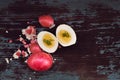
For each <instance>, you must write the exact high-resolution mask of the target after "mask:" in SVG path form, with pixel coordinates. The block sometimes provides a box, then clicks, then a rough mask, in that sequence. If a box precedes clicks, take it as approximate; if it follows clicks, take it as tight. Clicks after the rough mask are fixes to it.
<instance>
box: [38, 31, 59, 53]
mask: <svg viewBox="0 0 120 80" xmlns="http://www.w3.org/2000/svg"><path fill="white" fill-rule="evenodd" d="M37 42H38V44H39V46H40V47H41V49H43V50H44V51H46V52H48V53H54V52H55V51H56V50H57V48H58V40H57V38H56V37H55V35H54V34H52V33H51V32H48V31H41V32H39V33H38V35H37Z"/></svg>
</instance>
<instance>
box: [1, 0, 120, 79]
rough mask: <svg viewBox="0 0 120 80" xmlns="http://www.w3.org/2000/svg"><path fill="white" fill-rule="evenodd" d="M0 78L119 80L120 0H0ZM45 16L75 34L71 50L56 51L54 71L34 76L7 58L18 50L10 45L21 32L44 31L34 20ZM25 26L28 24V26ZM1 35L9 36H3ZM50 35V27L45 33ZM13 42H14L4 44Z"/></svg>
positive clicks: (23, 64)
mask: <svg viewBox="0 0 120 80" xmlns="http://www.w3.org/2000/svg"><path fill="white" fill-rule="evenodd" d="M0 1H1V2H0V4H3V5H1V6H0V80H119V79H120V6H119V4H120V1H119V0H105V1H104V0H100V1H97V0H74V1H73V0H64V1H59V0H51V1H49V0H42V1H39V0H34V1H33V0H13V1H9V0H5V1H6V3H5V2H4V1H2V0H0ZM42 14H50V15H52V16H53V17H54V19H55V24H56V27H57V26H58V25H59V24H62V23H66V24H69V25H71V26H72V28H73V29H74V30H75V32H76V34H77V43H76V44H75V45H74V46H70V47H67V48H63V47H62V48H61V49H58V50H57V51H56V52H55V53H54V54H52V55H53V57H54V58H55V59H56V61H55V63H54V65H53V67H52V68H51V69H50V70H49V71H46V72H35V71H33V70H31V69H29V68H28V66H27V65H26V64H25V63H24V61H25V59H24V58H20V59H18V60H14V59H13V60H12V61H10V63H9V64H7V63H6V61H5V58H8V59H11V58H12V55H13V53H14V52H15V51H16V50H17V48H20V47H21V46H22V44H21V43H19V42H16V41H14V40H15V39H17V38H18V37H19V35H21V29H23V28H26V27H27V26H28V25H35V26H36V27H37V32H39V31H41V30H46V29H44V28H42V27H41V25H40V24H39V23H38V21H37V20H38V16H39V15H42ZM27 22H30V23H29V24H27ZM6 31H7V32H8V33H6ZM49 31H51V32H53V33H54V32H55V29H51V30H49ZM10 39H12V40H13V41H14V42H13V43H8V40H10Z"/></svg>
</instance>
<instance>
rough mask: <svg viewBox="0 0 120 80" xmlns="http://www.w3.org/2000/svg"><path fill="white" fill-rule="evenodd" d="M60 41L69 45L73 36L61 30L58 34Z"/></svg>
mask: <svg viewBox="0 0 120 80" xmlns="http://www.w3.org/2000/svg"><path fill="white" fill-rule="evenodd" d="M58 39H59V41H60V42H62V43H65V44H66V43H69V42H70V41H71V35H70V33H69V32H68V31H66V30H60V31H59V32H58Z"/></svg>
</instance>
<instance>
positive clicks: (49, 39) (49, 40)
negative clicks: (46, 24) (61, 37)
mask: <svg viewBox="0 0 120 80" xmlns="http://www.w3.org/2000/svg"><path fill="white" fill-rule="evenodd" d="M43 44H44V45H45V46H46V47H48V48H52V47H53V46H54V45H55V41H54V37H53V36H52V35H51V34H49V33H47V34H44V36H43Z"/></svg>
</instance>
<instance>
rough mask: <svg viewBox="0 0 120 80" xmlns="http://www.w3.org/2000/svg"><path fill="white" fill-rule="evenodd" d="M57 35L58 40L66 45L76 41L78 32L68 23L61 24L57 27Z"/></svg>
mask: <svg viewBox="0 0 120 80" xmlns="http://www.w3.org/2000/svg"><path fill="white" fill-rule="evenodd" d="M56 37H57V39H58V42H59V43H60V44H61V45H62V46H64V47H66V46H71V45H73V44H75V43H76V33H75V31H74V30H73V29H72V27H71V26H69V25H67V24H61V25H59V26H58V27H57V29H56Z"/></svg>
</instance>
